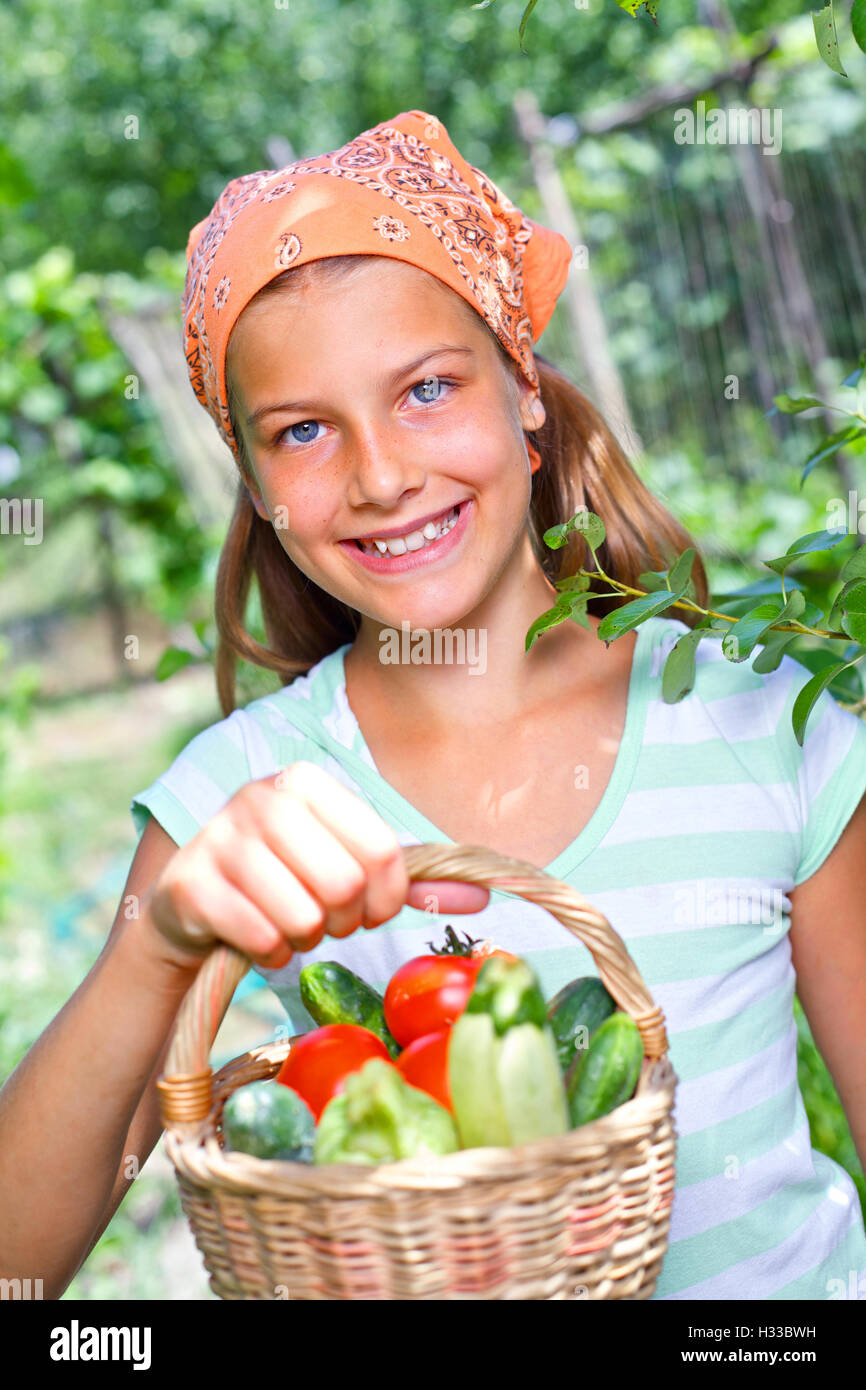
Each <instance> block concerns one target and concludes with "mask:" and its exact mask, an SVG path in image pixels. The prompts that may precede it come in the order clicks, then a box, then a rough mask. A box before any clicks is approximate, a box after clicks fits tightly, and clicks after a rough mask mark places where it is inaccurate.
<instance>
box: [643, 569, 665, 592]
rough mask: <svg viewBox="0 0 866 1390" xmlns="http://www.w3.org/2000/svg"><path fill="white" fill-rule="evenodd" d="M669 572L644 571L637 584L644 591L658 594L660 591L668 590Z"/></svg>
mask: <svg viewBox="0 0 866 1390" xmlns="http://www.w3.org/2000/svg"><path fill="white" fill-rule="evenodd" d="M667 573H668V572H667V570H644V572H643V574H639V575H638V577H637V582H638V584H640V586H641V588H642V589H647V590H649V592H650V593H657V592H658V590H659V589H666V588H667V587H668V586H667V584H666V582H665V581H666V578H667Z"/></svg>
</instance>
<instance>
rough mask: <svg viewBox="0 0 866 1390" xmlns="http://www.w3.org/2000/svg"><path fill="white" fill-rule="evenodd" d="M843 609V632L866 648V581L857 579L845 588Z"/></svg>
mask: <svg viewBox="0 0 866 1390" xmlns="http://www.w3.org/2000/svg"><path fill="white" fill-rule="evenodd" d="M840 607H841V609H842V630H843V632H847V634H848V636H849V637H853V638H854V641H855V642H859V643H860V645H861V646H866V579H855V580H854V581H853V583H851V584H850V585H848V584H846V586H845V596H844V598H842V602H841V604H840Z"/></svg>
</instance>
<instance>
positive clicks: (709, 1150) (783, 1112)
mask: <svg viewBox="0 0 866 1390" xmlns="http://www.w3.org/2000/svg"><path fill="white" fill-rule="evenodd" d="M671 1060H672V1062H673V1067H674V1071H676V1070H677V1065H676V1061H675V1060H674V1058H673V1057H672V1058H671ZM677 1075H679V1073H677ZM805 1123H806V1112H805V1109H804V1107H803V1099H802V1096H801V1095H800V1091H799V1087H798V1085H797V1082H796V1081H792V1082H791V1084H790V1085H789V1086H784V1087H783V1088H782V1089H781V1090H780V1091H777V1092H776V1094H775V1095H773V1096H768V1097H767V1099H766V1100H762V1101H759V1103H758V1104H757V1105H753V1106H751V1107H750V1108H749V1109H748V1110H741V1111H740V1112H739V1114H737V1115H731V1116H730V1118H729V1119H727V1120H719V1121H718V1122H717V1123H716V1124H709V1125H705V1126H704V1128H703V1129H698V1130H695V1131H694V1133H693V1134H684V1135H678V1136H677V1157H676V1172H677V1187H690V1186H691V1185H692V1184H693V1183H699V1182H704V1181H706V1179H708V1178H715V1177H720V1176H721V1175H722V1174H723V1173H724V1172H725V1171H726V1165H727V1163H728V1161H729V1159H730V1156H731V1155H732V1154H733V1155H734V1157H735V1158H736V1160H737V1162H738V1164H739V1165H740V1167H743V1165H745V1164H747V1163H751V1162H753V1161H754V1160H755V1159H757V1158H763V1156H764V1155H765V1154H766V1153H769V1152H770V1150H771V1149H774V1148H776V1146H777V1145H778V1144H781V1143H783V1142H784V1140H785V1139H787V1138H788V1136H789V1135H791V1134H793V1133H794V1132H795V1131H796V1130H797V1129H798V1128H799V1127H800V1125H801V1124H805ZM713 1158H715V1162H713V1161H712V1159H713ZM730 1181H731V1182H737V1181H738V1179H737V1178H731V1179H730ZM690 1239H693V1240H697V1239H698V1237H697V1236H694V1237H690Z"/></svg>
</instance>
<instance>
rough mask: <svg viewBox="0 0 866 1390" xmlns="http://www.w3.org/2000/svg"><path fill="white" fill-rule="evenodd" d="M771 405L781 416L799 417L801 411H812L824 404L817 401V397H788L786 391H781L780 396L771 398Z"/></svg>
mask: <svg viewBox="0 0 866 1390" xmlns="http://www.w3.org/2000/svg"><path fill="white" fill-rule="evenodd" d="M773 404H774V405H775V406H776V409H777V410H781V412H782V414H783V415H799V414H800V411H801V410H812V409H814V407H815V406H816V405H823V404H824V402H823V401H819V400H818V397H817V396H789V395H788V393H787V391H783V392H782V394H781V395H780V396H774V397H773Z"/></svg>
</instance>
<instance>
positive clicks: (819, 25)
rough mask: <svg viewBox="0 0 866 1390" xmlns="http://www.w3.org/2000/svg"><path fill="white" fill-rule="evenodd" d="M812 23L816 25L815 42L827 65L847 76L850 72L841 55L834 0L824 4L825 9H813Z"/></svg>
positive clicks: (842, 75)
mask: <svg viewBox="0 0 866 1390" xmlns="http://www.w3.org/2000/svg"><path fill="white" fill-rule="evenodd" d="M812 24H813V25H814V27H815V42H816V43H817V45H818V52H819V53H820V54H821V57H822V58H823V59H824V62H825V63H826V64H827V67H828V68H832V69H833V71H834V72H838V73H839V75H840V76H841V77H847V76H848V74H847V72H846V71H845V69H844V68H843V66H842V60H841V58H840V57H839V40H838V39H837V37H836V21H835V19H834V18H833V5H832V0H831V3H830V4H827V5H825V6H824V8H823V10H818V11H815V10H813V11H812Z"/></svg>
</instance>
